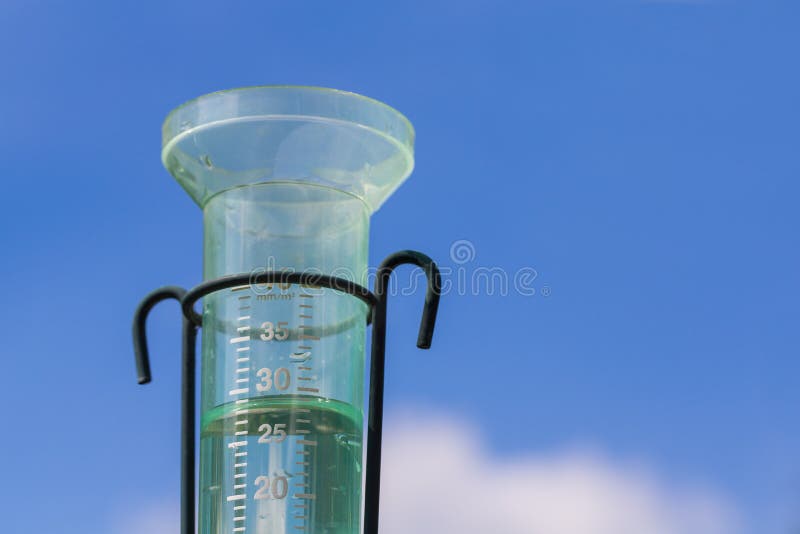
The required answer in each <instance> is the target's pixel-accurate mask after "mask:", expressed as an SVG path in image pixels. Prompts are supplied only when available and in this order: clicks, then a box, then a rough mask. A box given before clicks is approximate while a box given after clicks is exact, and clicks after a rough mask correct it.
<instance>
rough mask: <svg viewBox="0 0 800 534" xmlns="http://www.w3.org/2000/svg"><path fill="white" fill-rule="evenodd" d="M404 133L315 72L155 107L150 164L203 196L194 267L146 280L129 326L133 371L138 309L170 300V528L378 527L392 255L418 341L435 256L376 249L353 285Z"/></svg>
mask: <svg viewBox="0 0 800 534" xmlns="http://www.w3.org/2000/svg"><path fill="white" fill-rule="evenodd" d="M413 141H414V131H413V128H412V126H411V123H410V122H409V121H408V120H407V119H406V118H405V117H404V116H403V115H402V114H400V113H399V112H397V111H396V110H394V109H392V108H390V107H389V106H387V105H385V104H382V103H381V102H378V101H376V100H372V99H370V98H366V97H363V96H359V95H356V94H353V93H348V92H344V91H337V90H331V89H320V88H313V87H292V86H274V87H252V88H244V89H235V90H230V91H222V92H218V93H212V94H209V95H206V96H202V97H200V98H197V99H195V100H192V101H190V102H188V103H186V104H184V105H182V106H180V107H179V108H177V109H175V110H174V111H173V112H172V113H170V115H169V116H168V117H167V119H166V121H165V122H164V126H163V150H162V160H163V162H164V165H165V166H166V168H167V169H168V170H169V172H170V173H171V174H172V176H174V177H175V179H176V180H177V181H178V183H180V185H181V186H182V187H183V188H184V189H185V190H186V192H187V193H189V195H190V196H191V197H192V198H193V199H194V201H195V202H197V204H198V205H199V206H200V208H201V209H202V210H203V224H204V254H203V278H204V281H203V282H202V283H201V284H200V285H198V286H196V287H195V288H193V289H191V290H188V291H187V290H185V289H182V288H179V287H174V286H169V287H163V288H160V289H158V290H156V291H153V292H152V293H150V294H149V295H147V296H146V297H145V299H144V300H143V301H142V303H141V304H140V305H139V308H138V309H137V311H136V314H135V317H134V325H133V337H134V348H135V354H136V363H137V371H138V376H139V383H141V384H144V383H147V382H149V381H150V379H151V373H150V364H149V356H148V350H147V340H146V336H145V322H146V318H147V315H148V313H149V312H150V310H151V309H152V307H153V306H155V305H156V304H157V303H158V302H160V301H162V300H165V299H175V300H178V301H179V302H180V304H181V308H182V311H183V363H182V373H183V377H182V393H181V396H182V403H181V404H182V406H181V410H182V425H181V533H182V534H194V533H195V532H199V533H200V534H238V533H241V534H303V533H308V534H360V533H361V532H366V533H367V534H377V528H378V501H379V490H380V460H381V454H380V453H381V429H382V421H383V382H384V355H385V340H386V304H387V302H386V299H387V288H388V284H389V278H390V275H391V273H392V271H393V269H394V268H396V267H397V266H398V265H401V264H406V263H410V264H415V265H417V266H419V267H420V268H422V269H423V270H424V272H425V274H426V276H427V292H426V297H425V304H424V307H423V314H422V321H421V325H420V331H419V338H418V340H417V346H418V347H420V348H423V349H426V348H428V347H430V343H431V337H432V335H433V327H434V322H435V320H436V311H437V307H438V303H439V289H440V276H439V270H438V269H437V267H436V264H435V263H434V262H433V261H432V260H431V259H430V258H428V257H427V256H425V255H424V254H421V253H418V252H414V251H403V252H399V253H396V254H393V255H391V256H389V257H388V258H387V259H386V260H385V261H384V262H383V263H382V264H381V266H380V267H379V268H378V270H377V272H376V273H374V274H375V276H374V288H373V290H372V291H370V290H369V289H367V283H368V278H371V277H369V276H368V269H367V244H368V235H369V217H370V215H371V214H372V213H373V212H374V211H375V210H377V209H378V208H379V207H380V206H381V204H383V202H384V201H385V200H386V199H387V197H388V196H389V195H391V194H392V192H393V191H394V190H395V189H396V188H397V187H398V186H399V185H400V184H401V183H402V182H403V181H404V180H405V179H406V178H407V177H408V176H409V174H410V173H411V170H412V168H413V166H414V158H413ZM201 299H202V312H197V311H196V310H195V304H196V303H197V302H198V301H200V300H201ZM370 324H371V325H372V338H371V341H372V347H371V356H370V378H369V399H368V414H367V417H368V420H367V449H366V454H364V450H363V447H362V443H363V433H364V432H363V428H364V417H363V409H362V407H363V405H364V389H365V379H364V378H365V376H364V375H365V359H366V358H365V354H366V346H365V345H366V329H367V327H368V325H370ZM201 327H202V346H201V365H200V374H199V376H200V399H201V401H200V403H201V406H200V430H199V441H200V461H199V492H197V493H196V487H195V479H196V472H195V442H196V441H195V440H196V433H195V418H196V411H195V410H196V406H195V393H196V388H195V375H196V362H195V358H196V355H195V343H196V336H197V331H198V329H199V328H201ZM365 461H366V465H364V462H365ZM362 490H363V491H362ZM195 503H197V510H196V509H195ZM362 503H363V507H362ZM362 508H363V516H362ZM196 525H197V526H198V527H199V529H197V530H196Z"/></svg>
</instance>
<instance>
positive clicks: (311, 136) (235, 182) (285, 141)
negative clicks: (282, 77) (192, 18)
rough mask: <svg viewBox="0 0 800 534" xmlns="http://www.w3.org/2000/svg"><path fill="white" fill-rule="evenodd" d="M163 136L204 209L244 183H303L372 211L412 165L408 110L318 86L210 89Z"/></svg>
mask: <svg viewBox="0 0 800 534" xmlns="http://www.w3.org/2000/svg"><path fill="white" fill-rule="evenodd" d="M162 137H163V143H162V152H161V158H162V160H163V162H164V165H165V166H166V167H167V169H168V170H169V172H170V173H171V174H172V175H173V176H174V177H175V179H176V180H177V181H178V182H179V183H180V184H181V186H182V187H183V188H184V189H185V190H186V191H187V192H188V193H189V195H191V197H192V198H193V199H194V200H195V202H197V203H198V204H199V205H200V206H201V207H204V206H205V204H206V203H207V202H208V200H209V199H210V198H211V197H213V196H214V195H216V194H217V193H220V192H222V191H227V190H230V189H233V188H237V187H243V186H249V185H255V184H266V183H300V184H308V185H315V186H320V187H323V188H330V189H335V190H338V191H342V192H345V193H349V194H351V195H353V196H355V197H357V198H359V199H360V200H361V201H363V202H364V203H365V204H366V206H367V207H368V209H369V211H370V212H373V211H375V210H377V209H378V208H379V207H380V206H381V204H383V202H384V201H385V200H386V198H387V197H388V196H389V195H391V194H392V193H393V192H394V190H395V189H397V187H399V186H400V184H401V183H403V181H404V180H405V179H406V178H407V177H408V175H409V174H411V171H412V169H413V167H414V128H413V127H412V126H411V123H410V122H409V121H408V119H407V118H406V117H405V116H403V115H402V114H401V113H400V112H398V111H397V110H395V109H393V108H391V107H389V106H387V105H386V104H383V103H382V102H379V101H377V100H373V99H371V98H367V97H365V96H361V95H358V94H355V93H350V92H346V91H339V90H335V89H325V88H319V87H302V86H288V85H276V86H259V87H245V88H241V89H231V90H227V91H220V92H216V93H210V94H207V95H204V96H201V97H199V98H196V99H194V100H191V101H189V102H187V103H185V104H183V105H182V106H180V107H178V108H176V109H175V110H173V111H172V113H170V114H169V116H168V117H167V119H166V120H165V121H164V125H163V128H162Z"/></svg>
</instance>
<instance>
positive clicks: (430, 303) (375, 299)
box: [133, 250, 441, 534]
mask: <svg viewBox="0 0 800 534" xmlns="http://www.w3.org/2000/svg"><path fill="white" fill-rule="evenodd" d="M404 264H412V265H416V266H418V267H421V268H422V269H423V270H424V271H425V275H426V277H427V290H426V293H425V305H424V307H423V309H422V319H421V321H420V326H419V336H418V337H417V347H419V348H421V349H428V348H430V346H431V340H432V338H433V329H434V326H435V324H436V313H437V311H438V308H439V296H440V293H441V277H440V275H439V268H438V267H437V266H436V264H435V263H434V262H433V260H431V259H430V258H429V257H428V256H426V255H425V254H422V253H420V252H415V251H413V250H404V251H401V252H397V253H395V254H392V255H391V256H389V257H388V258H386V259H385V260H384V261H383V263H381V265H380V267H379V268H378V272H377V276H376V279H375V289H374V292H370V291H369V290H368V289H367V288H365V287H363V286H360V285H358V284H355V283H353V282H351V281H349V280H345V279H343V278H337V277H333V276H327V275H323V274H317V273H291V272H279V271H269V272H263V273H258V274H238V275H233V276H226V277H223V278H218V279H215V280H210V281H207V282H203V283H202V284H200V285H198V286H196V287H195V288H193V289H191V290H189V291H186V290H185V289H183V288H180V287H175V286H168V287H162V288H160V289H157V290H155V291H153V292H152V293H150V294H149V295H147V296H146V297H145V298H144V300H142V302H141V303H140V304H139V307H138V308H137V309H136V312H135V314H134V318H133V347H134V354H135V356H136V370H137V373H138V376H139V383H140V384H146V383H148V382H150V380H151V379H152V376H151V373H150V356H149V351H148V348H147V335H146V330H145V323H146V321H147V316H148V314H149V313H150V310H152V309H153V307H154V306H155V305H156V304H158V303H159V302H161V301H163V300H167V299H174V300H177V301H178V302H180V304H181V309H182V311H183V345H182V352H183V357H182V365H181V367H182V369H181V373H182V378H181V534H195V521H196V519H195V518H196V512H195V371H196V356H195V347H196V340H197V329H198V328H200V327H201V326H202V323H203V320H202V317H201V316H200V315H199V314H198V313H197V312H195V310H194V304H195V303H196V302H197V301H198V300H199V299H201V298H202V297H203V296H205V295H208V294H209V293H213V292H215V291H220V290H222V289H229V288H232V287H240V286H244V285H249V284H281V283H282V284H302V285H308V286H316V287H324V288H329V289H335V290H337V291H341V292H343V293H347V294H349V295H352V296H354V297H357V298H359V299H361V300H362V301H363V302H365V303H366V304H367V305H368V306H369V307H370V310H371V313H369V314H367V322H368V323H369V322H371V323H372V350H371V355H370V379H369V414H368V423H367V473H366V482H365V490H364V491H365V495H364V532H365V533H366V534H377V532H378V505H379V501H380V481H381V473H380V471H381V440H382V437H383V391H384V388H383V386H384V370H385V363H386V313H387V290H388V287H389V279H390V278H391V274H392V272H393V271H394V269H396V268H397V267H399V266H400V265H404Z"/></svg>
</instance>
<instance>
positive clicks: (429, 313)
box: [364, 250, 442, 534]
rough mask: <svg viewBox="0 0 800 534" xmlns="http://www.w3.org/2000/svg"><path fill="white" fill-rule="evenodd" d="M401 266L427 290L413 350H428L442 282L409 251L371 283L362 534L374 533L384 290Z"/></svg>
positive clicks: (390, 260)
mask: <svg viewBox="0 0 800 534" xmlns="http://www.w3.org/2000/svg"><path fill="white" fill-rule="evenodd" d="M404 264H412V265H417V266H418V267H421V268H422V269H423V270H424V271H425V276H426V277H427V280H428V287H427V291H426V293H425V305H424V307H423V308H422V319H421V321H420V325H419V335H418V336H417V347H419V348H421V349H428V348H430V346H431V341H432V339H433V329H434V327H435V326H436V314H437V312H438V310H439V296H440V294H441V287H442V281H441V276H440V274H439V268H438V267H437V266H436V263H434V261H433V260H432V259H430V258H429V257H428V256H426V255H425V254H422V253H421V252H416V251H413V250H403V251H401V252H396V253H394V254H392V255H391V256H389V257H388V258H386V259H385V260H383V263H381V265H380V267H379V268H378V274H377V278H376V279H375V290H374V293H375V297H376V298H377V301H378V302H377V305H376V306H375V308H374V309H373V316H372V354H371V356H370V378H369V423H368V426H367V475H366V482H365V484H366V487H365V490H364V493H365V494H364V532H365V533H366V534H377V533H378V511H379V510H378V507H379V504H380V490H381V442H382V440H383V389H384V375H385V366H386V312H387V294H386V293H387V289H388V287H389V279H390V278H391V275H392V272H393V271H394V270H395V269H396V268H397V267H399V266H400V265H404Z"/></svg>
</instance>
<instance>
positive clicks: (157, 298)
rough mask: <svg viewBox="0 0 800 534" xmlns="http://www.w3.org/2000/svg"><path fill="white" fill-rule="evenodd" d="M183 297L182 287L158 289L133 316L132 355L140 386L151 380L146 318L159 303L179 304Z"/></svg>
mask: <svg viewBox="0 0 800 534" xmlns="http://www.w3.org/2000/svg"><path fill="white" fill-rule="evenodd" d="M184 295H186V290H185V289H183V288H182V287H178V286H166V287H160V288H158V289H156V290H155V291H153V292H151V293H148V295H147V296H146V297H145V298H144V299H142V302H141V303H139V306H138V307H137V308H136V311H135V312H134V314H133V354H134V356H135V357H136V373H137V374H138V375H139V383H140V384H147V383H148V382H150V380H152V378H153V376H152V374H151V373H150V350H149V349H148V348H147V329H146V327H147V324H146V323H147V316H148V315H149V314H150V310H152V309H153V307H154V306H155V305H156V304H158V303H159V302H161V301H163V300H167V299H175V300H177V301H178V302H180V301H181V299H183V297H184Z"/></svg>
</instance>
